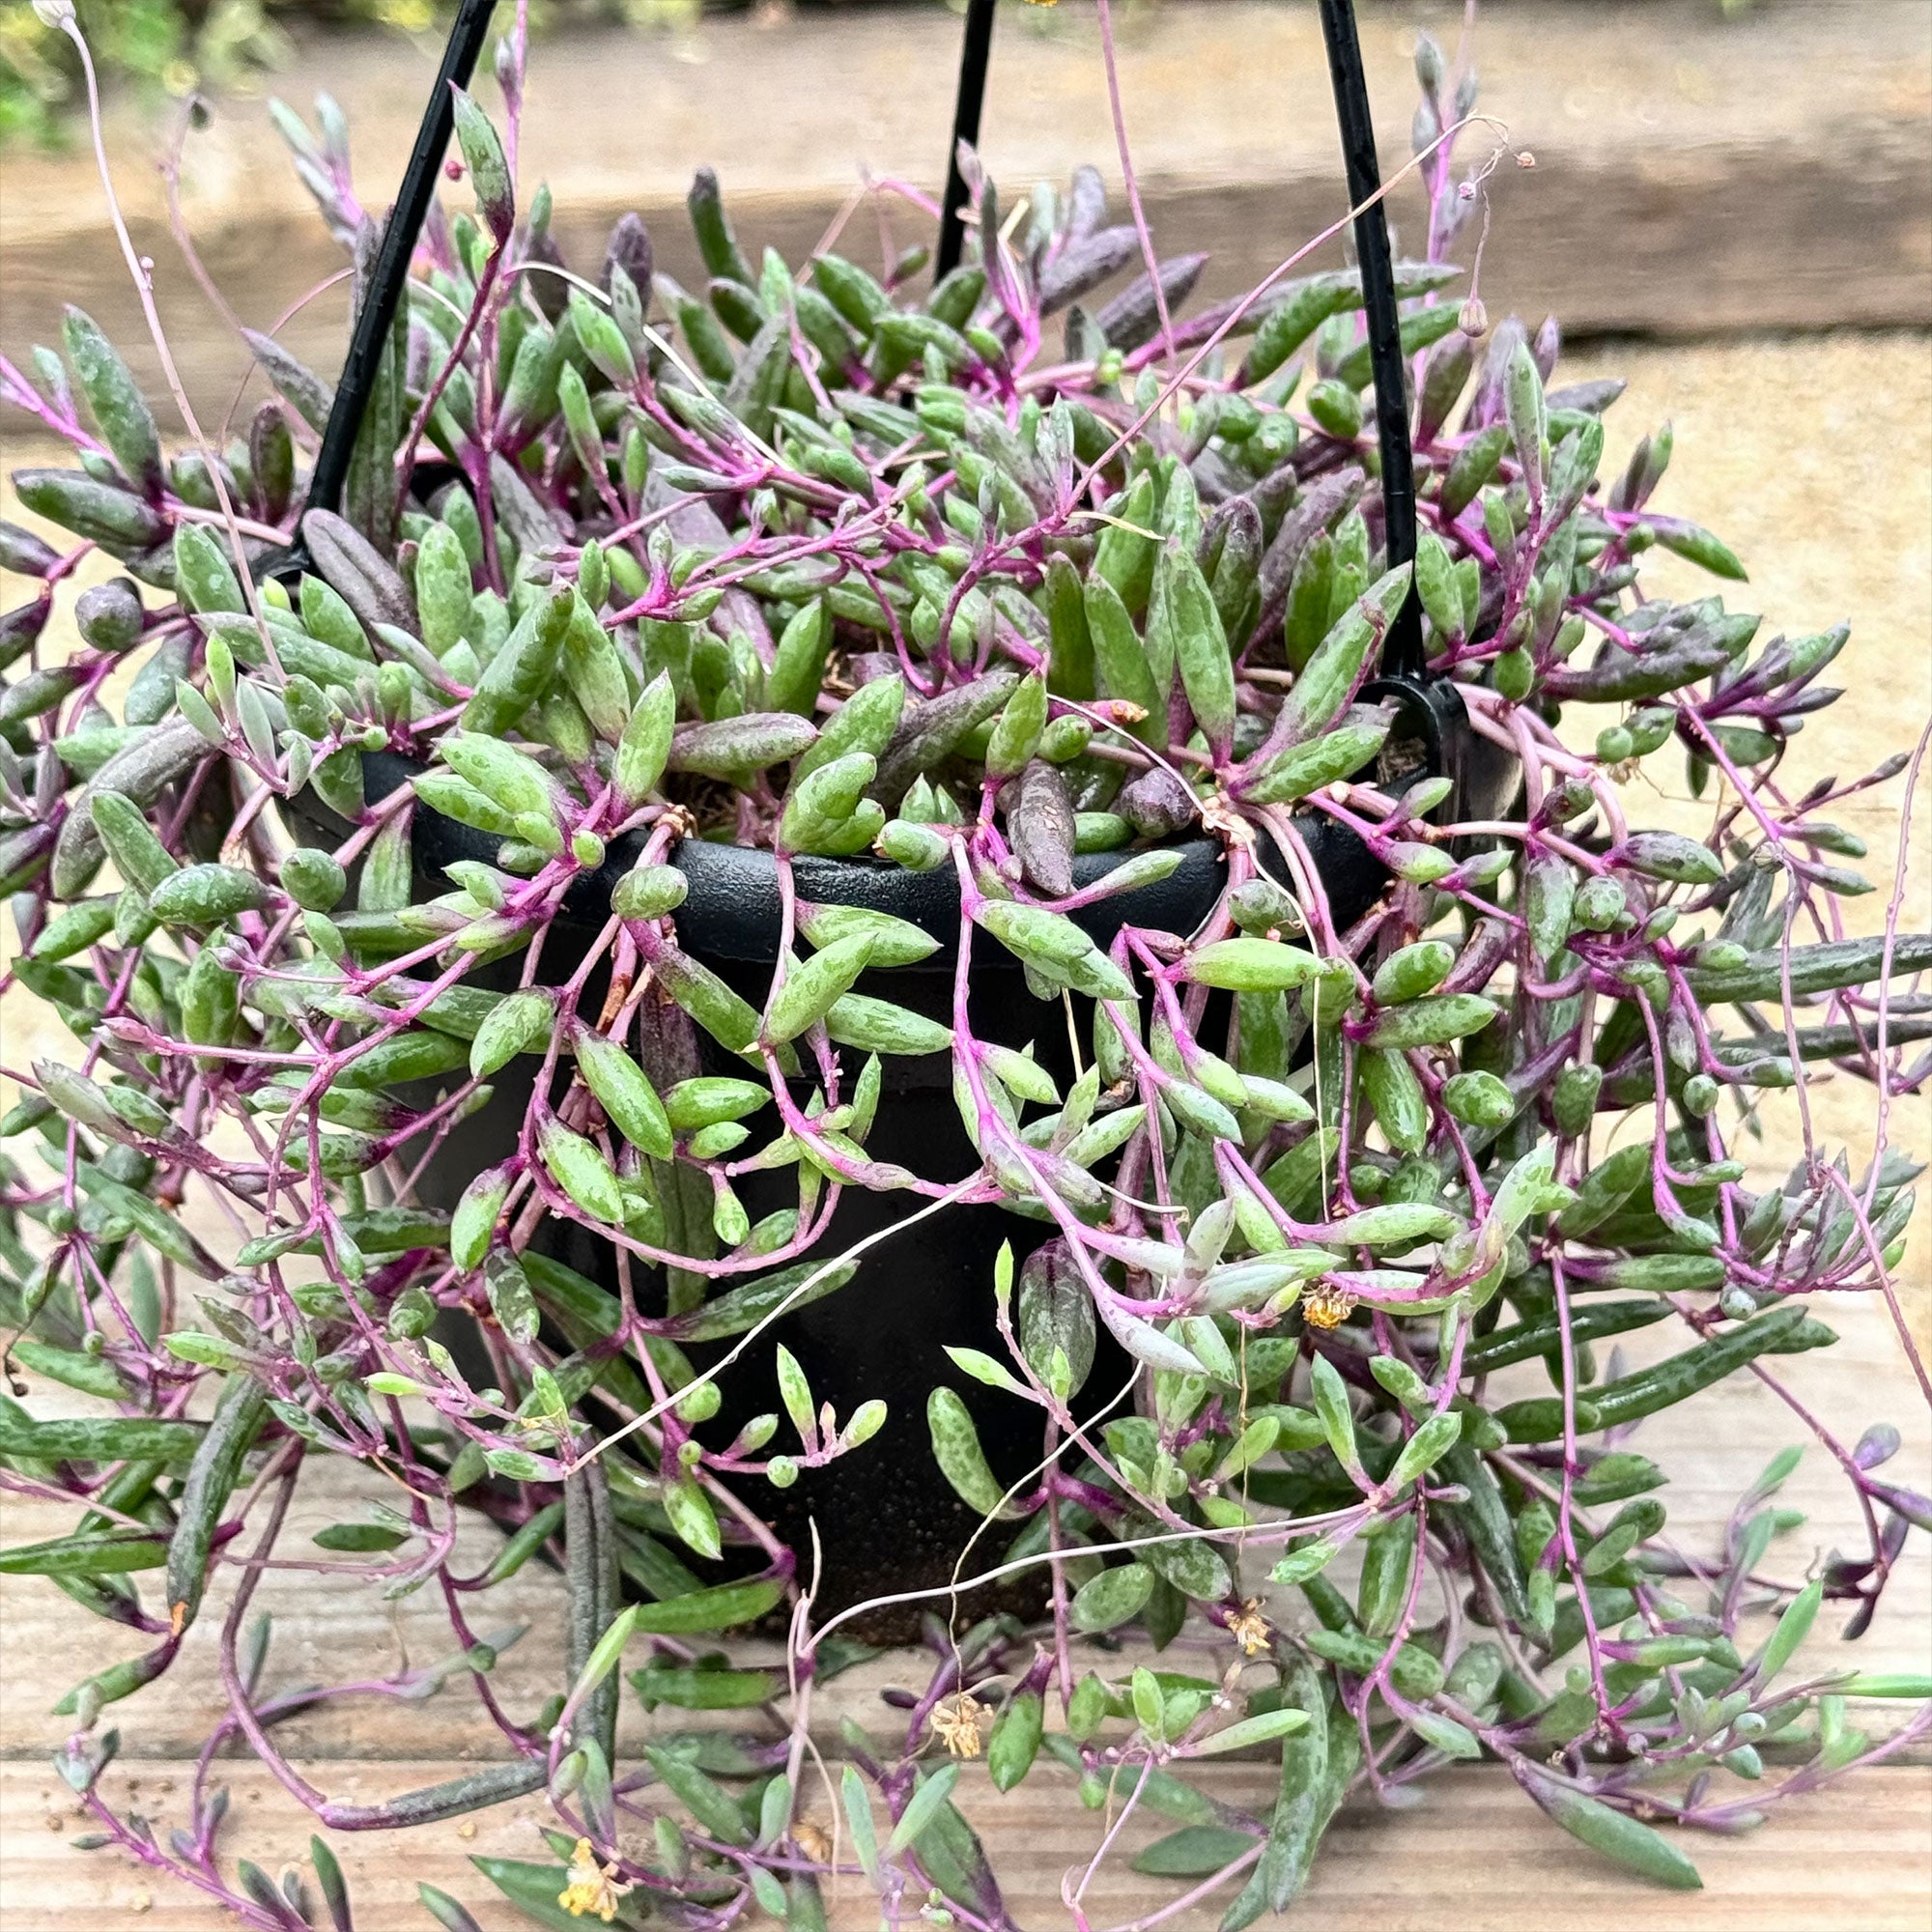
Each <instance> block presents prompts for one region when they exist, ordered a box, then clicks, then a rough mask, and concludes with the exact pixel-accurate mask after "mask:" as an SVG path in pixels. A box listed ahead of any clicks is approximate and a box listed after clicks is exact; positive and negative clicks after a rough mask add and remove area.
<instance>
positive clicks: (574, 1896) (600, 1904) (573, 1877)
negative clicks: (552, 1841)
mask: <svg viewBox="0 0 1932 1932" xmlns="http://www.w3.org/2000/svg"><path fill="white" fill-rule="evenodd" d="M564 1876H565V1878H566V1880H567V1883H566V1884H565V1886H564V1888H563V1889H562V1890H561V1891H560V1892H558V1893H557V1895H556V1902H557V1903H558V1904H559V1905H560V1906H562V1907H563V1909H564V1910H565V1911H566V1912H567V1913H569V1914H570V1916H571V1917H572V1918H588V1917H590V1916H591V1915H593V1914H594V1915H595V1916H596V1917H597V1918H601V1919H602V1920H603V1921H604V1923H605V1924H606V1925H608V1924H610V1922H611V1919H613V1918H616V1916H617V1901H618V1900H619V1899H620V1898H622V1897H623V1895H624V1894H625V1893H626V1892H627V1891H629V1890H630V1889H631V1888H630V1886H629V1885H628V1884H627V1883H626V1882H625V1881H624V1880H623V1879H620V1878H619V1877H618V1876H617V1865H616V1861H614V1860H613V1861H611V1863H610V1864H608V1865H602V1866H600V1865H599V1864H598V1862H597V1854H596V1851H595V1850H594V1849H593V1848H592V1846H591V1843H590V1840H589V1839H588V1838H579V1839H578V1841H577V1845H576V1848H575V1849H574V1850H573V1851H572V1852H571V1854H570V1869H569V1871H568V1872H566V1873H565V1875H564Z"/></svg>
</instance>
